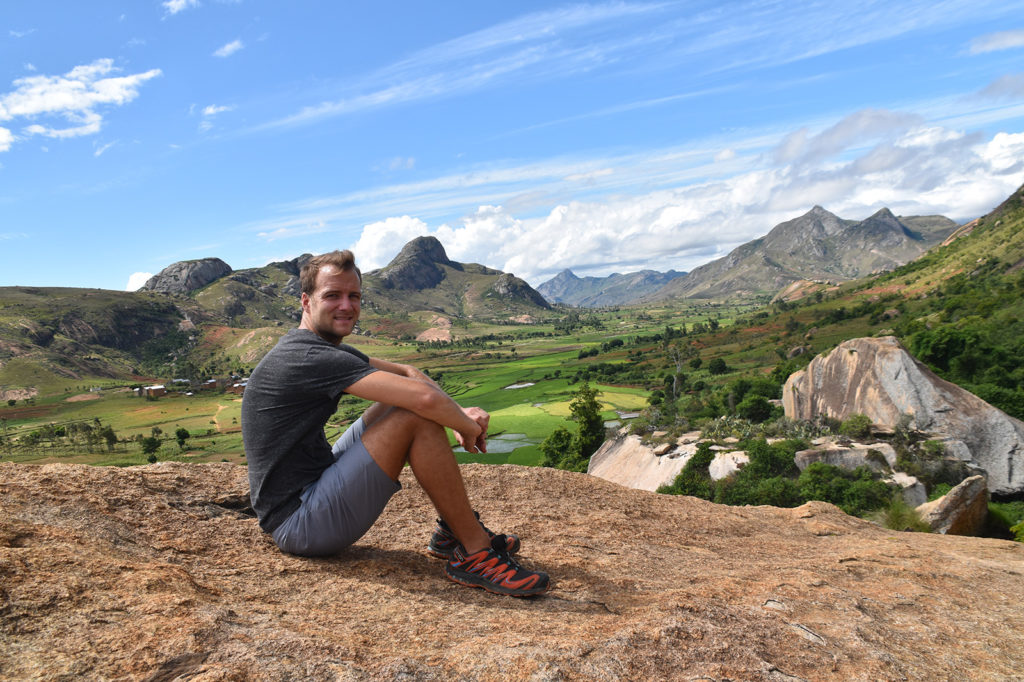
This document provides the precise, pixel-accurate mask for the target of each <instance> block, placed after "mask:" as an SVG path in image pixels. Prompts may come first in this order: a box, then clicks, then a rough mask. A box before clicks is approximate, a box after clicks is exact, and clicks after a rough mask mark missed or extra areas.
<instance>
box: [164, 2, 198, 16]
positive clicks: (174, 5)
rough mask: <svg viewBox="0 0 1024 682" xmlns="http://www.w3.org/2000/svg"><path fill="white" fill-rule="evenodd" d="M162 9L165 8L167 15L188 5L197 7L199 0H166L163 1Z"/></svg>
mask: <svg viewBox="0 0 1024 682" xmlns="http://www.w3.org/2000/svg"><path fill="white" fill-rule="evenodd" d="M163 6H164V9H166V10H167V15H165V16H168V15H171V14H177V13H178V12H181V11H182V10H186V9H188V8H189V7H199V0H166V2H164V3H163Z"/></svg>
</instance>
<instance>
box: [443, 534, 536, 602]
mask: <svg viewBox="0 0 1024 682" xmlns="http://www.w3.org/2000/svg"><path fill="white" fill-rule="evenodd" d="M506 544H507V540H506V538H505V536H504V535H495V536H494V537H493V538H491V546H490V547H488V548H486V549H481V550H480V551H479V552H476V553H474V554H470V555H469V556H466V550H465V549H464V548H463V547H462V545H458V546H456V547H455V551H454V552H453V554H452V558H451V559H450V560H449V561H448V563H447V564H445V567H444V572H445V575H447V576H448V578H449V579H451V580H454V581H455V582H457V583H459V584H460V585H466V586H467V587H482V588H483V589H485V590H487V591H488V592H493V593H494V594H507V595H510V596H512V597H532V596H534V595H536V594H540V593H541V592H544V591H545V590H547V589H548V574H547V573H539V572H534V571H528V570H526V569H525V568H523V567H522V566H520V565H519V564H517V563H516V562H515V559H513V558H512V557H511V556H509V553H508V551H507V550H505V546H506Z"/></svg>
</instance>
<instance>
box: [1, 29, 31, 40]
mask: <svg viewBox="0 0 1024 682" xmlns="http://www.w3.org/2000/svg"><path fill="white" fill-rule="evenodd" d="M35 32H36V30H35V29H34V28H30V29H28V30H27V31H15V30H14V29H11V30H10V31H8V32H7V33H8V35H10V36H11V37H12V38H24V37H25V36H27V35H32V34H33V33H35Z"/></svg>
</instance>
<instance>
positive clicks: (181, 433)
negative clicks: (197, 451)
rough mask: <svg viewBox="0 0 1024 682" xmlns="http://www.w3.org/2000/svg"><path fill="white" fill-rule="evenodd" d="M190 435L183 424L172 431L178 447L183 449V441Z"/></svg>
mask: <svg viewBox="0 0 1024 682" xmlns="http://www.w3.org/2000/svg"><path fill="white" fill-rule="evenodd" d="M191 435H192V434H190V433H189V432H188V429H186V428H185V427H184V426H179V427H178V430H177V431H175V432H174V436H175V438H177V439H178V447H179V448H181V449H182V450H184V449H185V441H187V440H188V439H189V437H190V436H191Z"/></svg>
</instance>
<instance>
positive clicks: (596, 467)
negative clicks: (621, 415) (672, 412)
mask: <svg viewBox="0 0 1024 682" xmlns="http://www.w3.org/2000/svg"><path fill="white" fill-rule="evenodd" d="M699 436H700V434H699V433H696V434H687V435H686V436H682V437H680V438H679V439H677V441H676V442H675V444H674V447H670V448H665V447H664V446H661V447H658V446H650V445H645V444H644V443H643V441H641V440H640V437H639V436H634V435H631V434H628V433H627V431H626V429H621V430H620V431H619V433H618V434H617V435H616V436H615V437H614V438H610V439H608V440H606V441H605V442H604V443H603V444H602V445H601V447H600V448H598V450H597V452H595V453H594V454H593V455H592V456H591V457H590V464H589V465H588V466H587V473H588V474H590V475H591V476H597V477H598V478H603V479H605V480H606V481H612V482H613V483H618V484H619V485H624V486H626V487H627V488H637V489H639V490H650V491H655V490H657V489H658V488H660V487H661V486H663V485H669V484H670V483H672V482H673V481H674V480H676V476H678V475H679V472H680V471H682V470H683V467H684V466H686V463H687V462H688V461H690V457H692V456H693V455H694V453H695V452H697V440H698V438H699ZM655 450H657V451H658V452H661V453H662V454H660V455H658V454H655Z"/></svg>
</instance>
